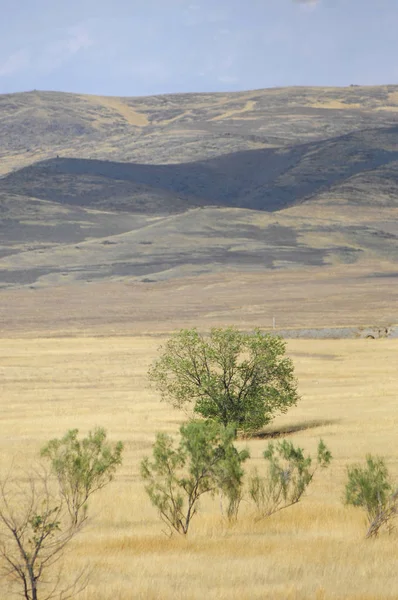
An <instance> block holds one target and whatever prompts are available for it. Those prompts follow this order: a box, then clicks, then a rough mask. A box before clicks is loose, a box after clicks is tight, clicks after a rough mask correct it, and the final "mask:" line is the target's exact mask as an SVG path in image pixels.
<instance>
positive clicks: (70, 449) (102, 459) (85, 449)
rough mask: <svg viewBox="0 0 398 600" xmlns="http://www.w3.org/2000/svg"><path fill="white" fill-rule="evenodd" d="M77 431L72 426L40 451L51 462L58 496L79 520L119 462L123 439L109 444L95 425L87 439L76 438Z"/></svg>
mask: <svg viewBox="0 0 398 600" xmlns="http://www.w3.org/2000/svg"><path fill="white" fill-rule="evenodd" d="M78 433H79V431H78V430H77V429H71V430H70V431H68V433H67V434H66V435H65V436H64V437H63V438H61V439H53V440H51V441H50V442H48V444H46V445H45V446H44V447H43V448H42V450H41V456H42V457H44V458H47V459H49V460H50V462H51V468H52V471H53V473H54V474H55V475H56V477H57V479H58V483H59V487H60V492H61V496H62V498H63V499H64V501H65V502H66V505H67V507H68V510H69V513H70V515H71V518H72V519H73V520H74V521H75V522H78V520H79V515H80V512H81V511H82V510H83V511H85V510H86V509H87V500H88V498H89V497H90V496H91V494H93V493H94V492H96V491H97V490H100V489H101V488H103V487H104V486H105V485H107V484H108V483H109V482H110V481H111V480H112V479H113V476H114V474H115V471H116V469H117V467H118V466H119V465H120V464H121V462H122V451H123V444H122V442H117V443H116V444H111V443H110V442H108V441H107V439H106V431H105V430H104V429H103V428H101V427H97V428H96V429H95V430H94V431H93V432H91V431H90V432H89V434H88V436H87V437H86V438H83V439H82V440H79V439H78Z"/></svg>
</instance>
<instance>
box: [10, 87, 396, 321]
mask: <svg viewBox="0 0 398 600" xmlns="http://www.w3.org/2000/svg"><path fill="white" fill-rule="evenodd" d="M397 134H398V86H383V87H373V88H372V87H369V88H362V87H357V86H352V87H350V88H341V89H334V88H291V89H273V90H256V91H252V92H241V93H231V94H187V95H184V94H182V95H181V94H180V95H171V96H170V95H169V96H157V97H150V98H108V97H93V96H81V95H73V94H63V93H56V92H37V91H34V92H28V93H24V94H11V95H3V96H0V136H1V140H2V144H1V146H0V174H1V175H2V176H1V177H0V286H1V287H2V288H3V289H5V288H7V289H8V290H9V292H10V293H11V296H9V298H12V289H14V288H18V287H19V286H30V287H33V288H36V289H37V288H40V287H44V288H48V286H51V287H52V288H53V289H55V288H54V286H58V287H59V286H61V289H66V287H68V289H69V292H68V294H71V293H72V292H73V290H74V289H75V287H76V286H77V287H76V293H81V288H80V286H81V285H84V284H86V283H90V282H91V283H90V285H94V283H95V284H97V283H98V284H99V283H100V282H103V283H104V284H106V285H108V284H109V285H110V286H112V285H114V284H116V283H117V282H120V283H122V282H125V283H126V284H141V285H147V284H148V285H149V284H151V289H152V290H154V289H155V288H154V286H156V285H160V282H167V281H168V280H170V281H171V282H172V281H173V280H176V282H177V281H181V280H182V279H183V280H185V279H186V278H191V277H192V276H194V277H199V278H203V277H204V278H206V277H208V278H210V279H209V281H213V280H212V277H213V276H217V274H218V276H221V274H223V277H226V276H227V277H228V276H229V277H230V278H232V279H231V280H234V281H239V279H242V280H243V279H244V274H245V273H246V274H248V273H257V274H258V277H260V275H261V277H263V276H264V277H265V279H264V281H265V280H266V279H267V277H268V274H269V275H270V276H271V277H272V273H274V272H278V273H279V272H281V274H282V278H283V273H286V277H287V278H288V277H290V275H288V273H294V274H295V276H296V275H297V276H299V278H300V277H301V278H302V279H301V281H302V285H304V286H308V277H310V278H311V279H312V280H318V281H319V282H320V281H322V280H323V275H322V277H321V273H322V274H327V272H328V270H330V269H331V268H335V267H336V268H338V269H340V271H339V276H338V278H337V279H338V281H339V290H340V291H339V293H342V294H343V295H344V283H343V281H344V273H348V266H350V278H351V279H350V282H351V283H350V284H349V285H350V286H351V287H352V281H353V279H352V278H353V277H354V280H355V277H357V278H358V281H364V280H363V279H362V278H363V277H364V276H366V290H365V291H364V294H365V296H366V294H371V295H372V298H373V297H374V290H373V289H372V290H371V288H373V286H374V283H375V281H376V279H375V277H377V278H378V279H377V281H381V280H380V276H381V275H382V276H383V277H387V280H386V285H387V284H388V282H391V284H392V283H393V282H394V281H395V279H394V278H395V277H396V274H397V269H396V263H397V260H398V146H397V143H396V140H397ZM353 269H354V270H355V269H356V271H355V273H356V275H355V273H354V270H353ZM228 274H229V275H228ZM190 281H191V280H190ZM192 281H193V280H192ZM281 281H282V280H281ZM106 282H108V283H106ZM112 282H113V283H112ZM156 282H157V283H156ZM118 285H119V283H118ZM209 285H213V283H210V284H209ZM264 285H266V284H264ZM347 285H348V284H347ZM358 285H359V284H358ZM65 286H66V287H65ZM74 286H75V287H74ZM109 289H112V288H109ZM160 289H161V288H159V290H160ZM162 289H163V288H162ZM190 289H191V288H190ZM194 289H196V288H195V285H194V286H193V287H192V290H194ZM79 290H80V291H79ZM234 290H235V291H234V294H238V292H237V288H236V287H234ZM152 293H154V292H152ZM159 293H160V291H159ZM187 293H188V292H187ZM192 293H197V292H196V291H195V292H192ZM3 297H4V298H5V296H3ZM265 297H266V294H265ZM334 297H335V296H334ZM368 297H370V296H368ZM246 301H248V299H247V300H245V302H246ZM7 302H8V300H7ZM330 302H332V300H331V299H330ZM391 302H392V301H391ZM11 303H12V300H11ZM372 303H373V304H374V300H372ZM232 304H233V298H232V297H231V300H230V308H231V310H232ZM348 305H350V306H351V308H350V310H351V311H352V304H351V303H347V306H348ZM13 310H16V308H15V307H13ZM226 310H227V309H226ZM286 310H288V307H287V308H286ZM330 310H333V307H332V305H330ZM369 310H370V309H369ZM387 312H388V315H389V317H388V318H389V319H391V318H392V316H393V315H394V314H395V313H393V309H392V308H391V310H390V309H389V308H388V310H387ZM369 314H370V315H371V314H372V313H371V310H370V312H369ZM366 318H367V317H365V316H363V318H362V320H364V319H366ZM383 318H384V317H383ZM343 321H344V322H347V321H346V320H345V317H344V318H341V319H340V321H339V322H336V324H342V322H343ZM300 324H304V325H307V324H308V325H311V324H312V323H310V322H308V323H307V322H305V323H304V322H303V323H302V322H301V321H300ZM329 324H333V323H329Z"/></svg>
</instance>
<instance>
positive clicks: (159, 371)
mask: <svg viewBox="0 0 398 600" xmlns="http://www.w3.org/2000/svg"><path fill="white" fill-rule="evenodd" d="M285 350H286V345H285V342H284V341H283V340H282V339H281V338H280V337H276V336H271V335H267V334H263V333H261V332H260V331H259V330H256V331H254V332H253V333H242V332H240V331H238V330H237V329H235V328H233V327H228V328H226V329H212V330H211V332H210V335H209V336H208V337H205V336H204V335H202V334H200V333H199V332H198V331H197V330H196V329H183V330H181V331H180V332H179V333H177V334H176V335H175V336H173V337H172V338H170V339H169V340H168V341H167V342H166V344H165V346H164V347H162V348H161V351H162V354H161V356H160V358H159V359H158V360H157V361H156V362H155V363H154V364H153V365H152V367H151V368H150V370H149V379H150V381H151V382H152V383H153V384H154V386H155V387H156V389H158V390H159V391H160V393H161V395H162V399H163V400H167V401H169V402H170V403H171V404H172V405H173V406H174V407H177V408H183V407H184V406H186V405H187V404H189V403H191V402H192V403H194V412H195V413H196V414H199V415H201V416H202V417H204V418H205V419H211V420H214V421H217V422H219V423H222V424H223V425H224V426H226V425H229V424H233V425H234V426H235V427H236V429H238V430H240V431H242V432H245V433H248V432H253V431H256V430H258V429H260V428H261V427H263V426H264V425H266V424H267V423H269V422H270V421H271V420H272V419H273V418H274V416H275V415H276V414H277V413H284V412H286V411H287V409H288V408H289V407H290V406H293V405H295V404H296V403H297V401H298V399H299V396H298V394H297V383H296V380H295V377H294V369H293V363H292V361H291V360H290V359H289V358H287V357H286V355H285Z"/></svg>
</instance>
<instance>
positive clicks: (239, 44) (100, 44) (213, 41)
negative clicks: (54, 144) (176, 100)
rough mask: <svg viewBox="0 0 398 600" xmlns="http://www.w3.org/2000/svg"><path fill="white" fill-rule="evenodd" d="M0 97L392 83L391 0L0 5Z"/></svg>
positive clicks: (397, 58) (29, 0)
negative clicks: (36, 93)
mask: <svg viewBox="0 0 398 600" xmlns="http://www.w3.org/2000/svg"><path fill="white" fill-rule="evenodd" d="M0 9H1V13H0V14H1V21H0V93H7V92H15V91H23V90H32V89H41V90H43V89H45V90H62V91H70V92H81V93H93V94H107V95H125V96H136V95H146V94H159V93H170V92H194V91H224V90H244V89H256V88H265V87H275V86H286V85H331V86H334V85H350V84H352V83H355V84H363V85H370V84H382V83H398V34H397V32H398V0H318V1H316V0H307V1H304V0H302V1H299V0H68V1H65V0H12V1H9V0H0Z"/></svg>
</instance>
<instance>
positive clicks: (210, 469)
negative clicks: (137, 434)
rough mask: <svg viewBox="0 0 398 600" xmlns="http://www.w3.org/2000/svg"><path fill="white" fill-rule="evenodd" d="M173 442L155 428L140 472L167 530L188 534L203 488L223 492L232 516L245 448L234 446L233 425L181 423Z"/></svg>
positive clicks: (199, 422)
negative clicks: (149, 452) (177, 440)
mask: <svg viewBox="0 0 398 600" xmlns="http://www.w3.org/2000/svg"><path fill="white" fill-rule="evenodd" d="M180 433H181V440H180V443H179V445H178V446H177V447H175V445H174V441H173V439H172V438H171V437H170V436H168V435H166V434H163V433H159V434H158V435H157V438H156V442H155V444H154V446H153V461H152V462H151V461H150V460H149V458H148V457H146V458H145V459H144V460H143V461H142V463H141V475H142V477H143V479H144V481H145V482H146V487H145V489H146V492H147V493H148V495H149V498H150V500H151V502H152V504H153V505H154V506H155V507H156V508H157V509H158V511H159V514H160V517H161V518H162V520H163V521H164V522H165V523H166V525H167V526H168V528H169V531H170V532H171V533H172V532H173V531H176V532H178V533H181V534H187V533H188V529H189V526H190V524H191V521H192V518H193V517H194V516H195V515H196V514H197V512H198V509H199V499H200V498H201V497H202V496H203V495H204V494H208V493H210V494H214V493H216V492H221V493H223V495H224V496H225V497H226V498H227V500H228V516H229V517H230V518H233V517H235V516H236V514H237V511H238V508H239V502H240V499H241V489H242V479H243V469H242V464H243V462H244V461H245V460H246V459H247V458H248V456H249V454H248V452H247V451H246V450H243V451H240V452H239V451H238V450H237V449H236V448H235V447H234V445H233V441H234V438H235V432H234V429H233V428H232V427H227V428H225V427H223V426H220V425H219V424H217V423H215V422H211V421H198V422H191V423H188V424H187V425H182V427H181V428H180Z"/></svg>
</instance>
